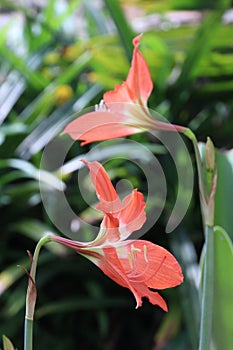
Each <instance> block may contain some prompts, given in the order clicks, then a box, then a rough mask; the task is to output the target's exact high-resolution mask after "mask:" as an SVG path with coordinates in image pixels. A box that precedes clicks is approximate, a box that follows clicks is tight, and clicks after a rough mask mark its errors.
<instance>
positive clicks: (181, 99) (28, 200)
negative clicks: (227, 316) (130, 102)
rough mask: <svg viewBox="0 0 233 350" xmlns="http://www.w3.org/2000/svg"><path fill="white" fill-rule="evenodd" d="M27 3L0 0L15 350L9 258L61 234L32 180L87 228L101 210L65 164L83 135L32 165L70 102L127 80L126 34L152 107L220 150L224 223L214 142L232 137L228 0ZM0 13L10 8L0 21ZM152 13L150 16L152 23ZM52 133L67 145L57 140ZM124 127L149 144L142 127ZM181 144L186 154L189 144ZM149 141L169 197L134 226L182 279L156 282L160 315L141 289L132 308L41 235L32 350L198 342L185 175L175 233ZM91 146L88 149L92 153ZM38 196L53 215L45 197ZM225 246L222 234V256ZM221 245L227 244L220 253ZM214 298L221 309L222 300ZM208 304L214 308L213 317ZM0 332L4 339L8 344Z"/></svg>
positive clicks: (4, 182) (6, 248)
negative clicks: (148, 221) (152, 221)
mask: <svg viewBox="0 0 233 350" xmlns="http://www.w3.org/2000/svg"><path fill="white" fill-rule="evenodd" d="M35 4H36V2H35V3H34V5H32V6H31V7H26V6H25V7H24V6H17V5H16V4H15V2H13V1H6V0H4V1H2V2H1V5H0V25H1V31H0V123H1V127H0V145H1V147H0V156H1V160H0V206H1V240H0V267H1V268H0V307H1V313H0V334H1V335H2V334H6V335H7V337H9V338H10V339H11V340H12V342H13V343H14V344H15V346H16V347H17V348H18V349H22V347H23V318H24V304H25V293H26V287H27V277H26V275H25V274H24V272H23V270H22V269H20V268H19V267H17V265H20V266H24V267H27V268H28V267H29V259H28V258H27V254H26V251H27V250H30V251H33V250H34V247H35V244H36V242H37V241H38V240H39V239H40V237H41V236H42V235H43V234H45V233H46V232H54V233H59V232H58V229H57V228H56V227H55V225H54V224H53V222H52V221H50V219H49V217H48V214H47V213H46V211H45V210H44V206H43V203H42V200H41V194H40V190H41V188H40V186H42V187H43V186H44V187H43V188H45V189H47V190H48V191H51V192H52V191H53V190H54V189H57V188H64V189H66V194H67V198H68V200H69V203H70V204H71V206H72V208H73V209H74V211H76V212H77V213H78V214H79V216H80V217H81V218H84V219H85V221H87V222H90V223H93V222H94V223H95V224H96V226H98V219H99V217H98V216H97V214H96V212H94V211H93V210H91V209H88V206H87V204H86V203H85V202H84V201H83V199H82V198H81V193H80V192H79V189H78V186H77V181H76V177H75V176H76V175H75V174H73V170H72V167H73V165H74V164H76V163H75V162H73V163H72V159H73V158H75V157H79V156H80V157H81V155H85V152H87V151H88V150H89V149H90V148H91V147H92V146H90V147H87V146H86V147H85V148H81V147H80V145H79V144H78V143H75V144H73V145H72V147H71V148H70V150H69V152H68V155H67V157H66V159H65V164H64V165H63V166H62V169H63V172H61V171H60V170H61V169H60V168H59V167H58V168H57V167H55V168H54V169H52V170H51V171H48V170H46V169H44V170H43V171H42V172H41V170H40V167H41V165H40V162H41V157H42V152H43V149H44V147H45V146H46V145H47V144H48V143H49V142H50V141H52V140H54V139H55V137H57V135H58V134H59V133H60V132H61V131H62V130H63V128H64V126H65V125H66V124H67V122H68V121H69V120H71V119H72V118H73V114H74V113H78V112H80V111H82V109H84V108H86V107H88V106H92V105H95V104H96V103H99V101H100V99H101V98H102V94H103V92H104V91H105V90H108V89H113V88H114V85H115V84H116V83H121V82H122V80H124V79H125V77H126V75H127V72H128V69H129V64H130V58H131V54H132V43H131V41H132V38H133V37H134V36H135V35H137V34H138V32H140V31H142V30H143V31H144V35H143V39H142V40H141V45H140V50H141V52H142V53H143V55H144V56H145V58H146V61H147V62H148V65H149V68H150V71H151V75H152V79H153V82H154V91H153V93H152V95H151V97H150V101H149V105H150V107H151V108H152V109H156V111H158V112H159V113H161V114H163V115H164V116H166V117H167V118H168V119H169V120H170V121H172V122H174V123H176V124H181V125H185V126H189V127H190V128H191V129H192V130H193V131H194V132H195V133H196V135H197V138H198V140H200V141H205V140H206V137H207V136H210V137H211V138H212V139H213V141H214V143H215V145H216V146H217V147H218V148H220V149H221V152H219V153H218V156H217V162H218V166H219V183H218V188H217V196H216V208H217V209H216V223H217V224H218V225H221V226H222V227H223V228H224V229H225V230H227V231H229V234H231V235H232V225H231V222H232V214H231V209H230V208H231V201H232V196H231V192H232V188H233V187H232V152H231V151H228V152H227V153H226V152H225V153H224V152H223V151H225V150H230V149H231V148H232V146H233V138H232V135H233V117H232V116H233V113H232V112H233V100H232V94H233V80H232V78H233V27H232V24H227V23H226V20H225V22H224V21H223V16H225V17H224V18H226V14H227V12H226V11H227V10H229V9H230V7H231V5H232V3H231V1H220V0H219V1H215V2H212V1H200V0H192V1H188V0H179V1H169V0H167V1H152V0H146V1H141V0H140V1H139V0H138V1H132V0H131V1H130V0H128V1H110V0H104V1H98V2H95V1H93V2H86V1H81V0H70V1H60V0H50V1H47V2H46V1H45V6H42V7H40V6H37V5H35ZM175 10H196V11H199V12H198V13H199V15H200V18H199V19H198V20H197V21H191V20H190V21H185V16H186V15H187V13H184V12H182V13H180V16H181V17H180V18H181V19H182V20H184V21H181V23H180V24H177V21H175V22H174V21H173V19H175V20H177V17H176V16H178V12H172V13H173V15H172V16H173V17H167V14H168V13H171V11H175ZM191 14H194V12H191ZM153 16H154V17H153ZM5 17H7V18H8V17H9V18H10V20H8V21H7V23H6V24H5V25H3V24H2V23H1V18H2V21H3V18H5ZM153 18H156V19H158V18H159V22H157V25H154V24H153V23H154V22H153ZM231 21H232V19H231ZM59 138H60V139H62V141H63V142H65V143H66V142H67V143H69V141H68V138H66V137H64V136H59V137H57V138H56V139H58V140H59ZM134 139H135V140H137V141H139V142H142V143H143V144H145V145H147V146H148V143H149V137H148V136H147V135H137V136H135V137H134ZM58 146H59V142H58ZM110 146H111V145H110ZM110 146H107V147H106V148H104V150H103V152H106V153H107V154H109V155H111V152H113V154H115V153H114V152H115V151H114V145H113V146H112V147H113V148H112V149H110ZM187 146H188V147H190V152H191V153H192V152H193V150H192V148H191V145H189V144H187ZM58 151H59V148H58ZM126 151H128V149H126ZM152 151H153V152H155V153H156V156H157V157H158V159H160V160H161V162H162V164H163V166H164V169H165V170H164V171H165V174H169V173H170V175H168V178H167V181H168V195H169V196H168V199H167V200H168V202H167V206H166V208H165V210H164V212H163V215H162V217H161V218H160V220H159V221H158V222H157V223H156V226H155V227H153V228H152V229H151V230H150V231H149V232H148V233H147V234H146V236H145V237H146V239H150V240H151V241H153V242H155V243H156V244H161V245H163V246H165V247H167V248H168V249H171V250H172V251H173V252H174V254H175V255H176V257H177V259H178V260H179V261H180V263H181V264H182V267H183V271H184V275H185V282H184V284H183V285H182V286H181V287H179V288H177V289H173V290H168V291H164V293H163V295H164V296H165V298H166V299H167V301H168V305H169V308H170V312H169V313H168V314H167V315H164V313H163V312H162V311H161V310H159V309H158V308H156V307H153V306H152V305H150V304H149V303H147V302H146V301H145V302H144V305H143V307H142V308H141V309H139V310H135V309H134V300H133V297H132V296H131V295H130V293H129V292H128V291H127V290H125V289H123V288H121V287H119V286H117V285H115V284H114V283H113V282H112V281H111V280H109V279H107V278H106V277H105V276H103V275H102V273H101V272H100V271H98V269H96V268H95V266H92V265H91V263H89V262H88V261H86V260H85V259H83V258H81V257H79V256H76V255H75V254H73V253H72V252H70V251H67V250H65V249H61V247H58V246H55V245H54V246H52V245H48V247H47V248H48V249H44V251H42V253H41V256H40V260H39V268H38V278H37V289H38V296H39V297H38V303H37V311H36V320H35V350H37V349H38V350H39V349H48V348H51V349H53V348H54V349H57V350H59V349H61V350H64V349H76V348H85V349H93V348H95V349H101V350H102V349H106V350H113V349H121V350H124V349H128V348H133V349H135V350H142V349H143V350H144V349H151V350H152V349H153V350H159V349H166V350H169V349H172V350H174V349H179V350H182V349H193V350H194V349H196V348H197V343H198V326H199V301H198V291H197V287H196V283H197V281H196V279H197V274H198V261H199V257H200V253H201V249H202V245H203V233H202V227H201V215H200V206H199V200H198V189H197V184H195V187H194V195H193V199H192V203H191V205H190V209H189V211H188V213H187V215H186V217H185V219H184V221H183V222H182V224H181V225H180V226H179V228H177V229H176V232H174V233H172V234H171V235H169V236H168V235H165V234H164V227H165V226H166V225H165V223H166V219H167V217H168V212H169V208H170V207H171V206H172V203H173V202H174V188H175V186H176V183H174V181H176V180H175V179H174V176H173V175H172V173H171V169H172V167H171V164H170V161H169V157H167V156H166V154H164V150H163V149H162V148H161V146H159V145H158V147H154V149H153V148H152ZM101 157H102V156H101V154H97V155H96V160H100V161H101ZM114 162H115V163H114ZM114 162H112V163H111V162H110V163H109V164H108V169H109V170H110V171H111V176H112V178H113V179H120V178H121V177H124V178H128V179H129V180H131V182H132V183H134V184H135V185H136V186H138V187H139V189H140V190H142V191H143V179H142V175H141V174H140V172H138V171H137V170H135V168H134V167H132V166H131V165H129V164H127V162H125V161H122V160H121V161H120V160H118V161H116V160H115V161H114ZM113 164H114V167H113ZM74 167H75V170H78V167H77V166H76V165H75V166H74ZM112 167H113V168H114V170H113V168H112ZM115 169H117V170H115ZM65 170H66V171H65ZM39 179H40V185H39V181H38V180H39ZM59 186H60V187H59ZM140 186H141V187H142V188H140ZM144 190H145V189H144ZM48 206H49V207H50V210H51V212H54V215H58V213H59V210H58V207H59V205H58V203H57V202H56V198H54V200H53V201H51V203H50V204H48ZM194 213H195V215H194ZM221 230H222V229H219V230H218V232H219V235H220V233H221V232H222V231H221ZM76 237H77V238H78V237H79V236H77V235H76ZM90 237H91V232H90V230H89V228H88V227H83V231H82V239H90ZM224 237H225V236H224ZM231 237H232V236H231ZM217 239H218V238H217V237H216V240H217ZM224 244H226V240H225V238H224V241H223V242H222V246H221V247H220V251H219V254H220V255H221V256H224V252H223V249H224V247H223V246H224ZM226 249H229V246H228V248H226ZM229 256H230V253H229V252H228V259H229V261H230V259H231V258H230V257H229ZM216 259H218V257H217V258H216ZM222 268H223V269H224V268H225V267H224V266H223V267H222ZM220 272H221V271H220ZM220 272H219V274H220ZM224 273H225V280H226V273H227V271H224ZM218 276H219V275H218ZM223 278H224V276H223ZM216 288H217V287H216ZM217 292H218V293H220V294H221V293H223V292H224V291H222V290H218V291H217ZM220 294H219V295H220ZM219 298H220V297H219ZM220 299H222V298H220ZM221 302H222V300H221ZM221 307H222V308H223V310H226V312H227V309H226V305H223V306H221ZM218 310H219V309H218ZM218 310H217V311H216V315H217V316H216V317H220V316H218V315H219V314H218V312H219V311H218ZM221 317H224V315H221ZM214 327H215V326H214ZM227 332H228V334H230V330H229V329H228V330H227ZM4 339H5V340H4V341H5V344H4V346H5V348H7V346H8V348H9V349H10V348H11V347H10V345H7V338H4ZM222 344H224V350H229V349H230V348H227V346H229V343H228V344H227V345H226V343H222ZM218 346H219V344H218V345H217V347H216V350H218V349H220V347H218ZM8 348H7V349H8Z"/></svg>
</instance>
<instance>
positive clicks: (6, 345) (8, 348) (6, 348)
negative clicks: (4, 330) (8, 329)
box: [2, 335, 14, 350]
mask: <svg viewBox="0 0 233 350" xmlns="http://www.w3.org/2000/svg"><path fill="white" fill-rule="evenodd" d="M2 341H3V350H14V346H13V344H12V342H11V341H10V339H8V338H7V337H6V336H5V335H3V336H2Z"/></svg>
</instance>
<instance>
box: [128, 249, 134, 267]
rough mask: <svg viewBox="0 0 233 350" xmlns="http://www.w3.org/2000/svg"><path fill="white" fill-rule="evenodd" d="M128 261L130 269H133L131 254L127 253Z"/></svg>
mask: <svg viewBox="0 0 233 350" xmlns="http://www.w3.org/2000/svg"><path fill="white" fill-rule="evenodd" d="M128 260H129V266H130V268H131V269H133V256H132V253H131V252H129V253H128Z"/></svg>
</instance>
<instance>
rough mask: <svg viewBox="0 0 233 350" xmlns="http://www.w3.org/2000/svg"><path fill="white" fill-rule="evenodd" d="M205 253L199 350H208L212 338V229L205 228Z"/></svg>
mask: <svg viewBox="0 0 233 350" xmlns="http://www.w3.org/2000/svg"><path fill="white" fill-rule="evenodd" d="M205 244H206V245H205V247H206V253H205V261H204V276H203V293H202V302H201V325H200V341H199V350H209V349H210V343H211V337H212V308H213V289H214V229H213V227H210V226H206V243H205Z"/></svg>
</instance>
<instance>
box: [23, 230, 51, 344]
mask: <svg viewBox="0 0 233 350" xmlns="http://www.w3.org/2000/svg"><path fill="white" fill-rule="evenodd" d="M50 241H51V236H45V237H42V238H41V239H40V241H39V242H38V243H37V246H36V249H35V252H34V255H33V260H32V264H31V269H30V278H31V280H30V279H29V283H28V289H27V296H26V311H25V322H24V350H32V349H33V318H34V312H35V303H36V291H35V290H34V291H33V288H32V283H34V284H35V278H36V269H37V262H38V257H39V253H40V250H41V248H42V247H43V245H45V244H46V243H48V242H50ZM34 288H36V287H35V285H34Z"/></svg>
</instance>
